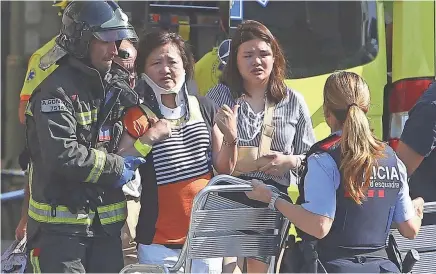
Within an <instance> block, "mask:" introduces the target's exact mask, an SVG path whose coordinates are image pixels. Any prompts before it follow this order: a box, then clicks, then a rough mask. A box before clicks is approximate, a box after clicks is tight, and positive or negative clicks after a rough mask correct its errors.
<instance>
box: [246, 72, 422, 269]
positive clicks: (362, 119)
mask: <svg viewBox="0 0 436 274" xmlns="http://www.w3.org/2000/svg"><path fill="white" fill-rule="evenodd" d="M369 105H370V93H369V89H368V86H367V84H366V83H365V81H364V80H363V79H362V78H361V77H360V76H359V75H357V74H355V73H352V72H344V71H342V72H336V73H333V74H332V75H331V76H329V78H328V79H327V82H326V84H325V87H324V114H325V117H326V121H327V124H328V125H329V127H330V128H331V129H332V132H334V133H333V134H332V136H330V137H328V138H327V139H325V140H323V141H320V142H319V143H317V144H316V145H314V147H313V148H311V150H310V151H311V152H313V153H309V157H308V159H307V160H308V162H307V165H308V166H307V174H306V175H305V177H304V179H303V187H304V189H300V195H301V197H304V199H303V200H302V201H301V203H300V204H301V205H294V204H290V203H288V202H286V201H284V200H282V199H280V198H277V196H276V195H274V194H272V193H271V191H270V190H269V189H268V188H266V187H265V184H263V183H262V182H259V181H253V187H254V190H253V191H252V192H249V193H247V195H248V196H249V197H250V198H252V199H255V200H259V201H263V202H266V203H270V204H271V205H274V206H275V208H276V209H277V210H279V211H280V212H282V213H283V214H284V215H285V216H286V217H287V218H288V219H289V220H290V221H291V222H292V223H293V224H294V225H295V226H296V227H297V228H299V229H300V230H301V231H302V232H303V233H302V234H301V235H300V236H301V237H302V238H303V241H304V240H305V239H309V238H311V239H314V238H317V239H319V240H318V243H317V252H318V255H319V259H320V261H321V263H322V265H323V267H324V268H325V270H326V271H327V273H337V272H348V273H350V272H360V273H363V272H370V273H387V272H390V273H392V272H399V270H398V268H397V267H396V266H395V264H393V263H392V262H391V261H389V260H388V259H387V254H386V250H385V247H386V240H387V237H388V234H389V229H390V227H391V223H392V221H393V222H395V223H396V224H397V226H398V229H399V231H400V233H401V234H402V235H403V236H405V237H407V238H414V237H415V236H416V235H417V233H418V230H419V228H420V226H421V219H422V216H423V215H422V214H423V204H424V201H423V200H422V199H421V198H417V199H415V200H414V201H413V202H412V200H411V198H410V196H409V186H408V184H407V172H406V168H405V166H404V164H403V163H402V162H401V161H400V160H399V159H398V158H397V156H396V155H395V153H394V151H393V150H392V149H391V148H390V147H389V146H387V145H386V144H384V143H383V142H381V141H379V140H377V139H376V138H375V137H374V136H373V134H372V132H371V129H370V126H369V121H368V118H367V117H366V113H367V112H368V109H369ZM414 207H415V208H414ZM310 236H312V237H310ZM318 270H319V271H321V270H323V269H322V267H321V266H319V269H318ZM312 271H313V270H312ZM306 272H307V270H306Z"/></svg>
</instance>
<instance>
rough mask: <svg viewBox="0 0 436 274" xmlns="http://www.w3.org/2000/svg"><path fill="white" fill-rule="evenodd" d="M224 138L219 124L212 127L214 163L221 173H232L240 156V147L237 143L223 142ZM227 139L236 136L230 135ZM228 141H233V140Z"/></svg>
mask: <svg viewBox="0 0 436 274" xmlns="http://www.w3.org/2000/svg"><path fill="white" fill-rule="evenodd" d="M223 138H224V139H226V137H224V135H223V134H222V133H221V131H220V129H219V128H218V126H217V125H214V127H213V129H212V157H213V165H214V167H215V170H216V171H217V172H218V173H219V174H232V172H233V170H234V169H235V166H236V160H237V158H238V147H237V145H236V144H230V145H225V144H223ZM226 140H234V138H233V137H229V139H226ZM228 142H229V143H231V142H232V141H228Z"/></svg>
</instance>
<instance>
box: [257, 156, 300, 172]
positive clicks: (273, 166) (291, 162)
mask: <svg viewBox="0 0 436 274" xmlns="http://www.w3.org/2000/svg"><path fill="white" fill-rule="evenodd" d="M262 157H265V158H267V159H269V160H270V162H269V163H268V164H266V165H265V166H263V167H261V168H260V169H259V171H262V172H265V173H266V174H269V175H273V176H283V175H284V174H285V173H287V172H289V171H290V170H291V169H293V168H295V167H296V166H297V165H298V161H299V160H298V159H297V157H299V156H297V155H284V154H282V153H278V152H274V151H272V152H270V153H269V154H267V155H264V156H262Z"/></svg>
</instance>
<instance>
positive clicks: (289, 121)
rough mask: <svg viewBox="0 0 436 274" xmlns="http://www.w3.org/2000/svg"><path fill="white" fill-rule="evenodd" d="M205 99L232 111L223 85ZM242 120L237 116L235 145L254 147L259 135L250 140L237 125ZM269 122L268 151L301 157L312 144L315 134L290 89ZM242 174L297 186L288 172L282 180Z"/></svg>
mask: <svg viewBox="0 0 436 274" xmlns="http://www.w3.org/2000/svg"><path fill="white" fill-rule="evenodd" d="M206 96H207V97H209V98H210V99H212V100H213V101H214V102H215V103H216V104H217V105H218V106H220V107H221V106H222V105H224V104H226V105H228V106H229V107H230V108H232V107H233V106H234V105H235V104H236V103H237V100H235V99H234V98H233V97H232V95H231V93H230V89H229V88H228V87H227V86H226V85H223V84H218V85H217V86H215V87H214V88H212V89H211V90H210V91H209V92H208V94H207V95H206ZM240 109H241V108H240ZM262 115H264V114H262ZM242 119H244V118H243V117H242V115H238V137H239V138H240V142H239V145H240V146H256V147H258V146H259V142H260V137H261V134H258V135H257V136H256V137H255V138H254V139H252V140H250V139H251V138H250V136H248V134H247V132H246V130H243V127H242V126H241V124H242V123H243V121H242ZM272 123H273V126H274V127H275V130H274V135H273V138H272V143H271V150H272V151H277V152H281V153H283V154H287V155H290V154H294V155H301V154H304V153H305V152H307V151H308V150H309V148H310V147H311V146H312V145H313V144H314V143H315V134H314V131H313V128H312V122H311V120H310V114H309V110H308V108H307V105H306V102H305V101H304V98H303V96H302V95H301V94H299V93H297V92H295V91H294V90H292V89H289V88H288V89H287V96H286V97H285V98H284V99H283V100H282V101H280V102H279V103H278V104H277V105H276V106H275V109H274V114H273V122H272ZM247 140H249V141H247ZM245 175H246V176H249V177H254V178H258V179H260V180H269V179H272V180H274V181H275V182H277V183H279V184H282V185H286V186H288V185H290V184H291V183H293V184H295V183H297V182H296V178H295V177H294V175H293V174H292V173H291V172H289V173H286V174H285V175H284V176H283V177H278V176H272V175H268V174H265V173H264V172H260V171H256V172H252V173H249V174H245Z"/></svg>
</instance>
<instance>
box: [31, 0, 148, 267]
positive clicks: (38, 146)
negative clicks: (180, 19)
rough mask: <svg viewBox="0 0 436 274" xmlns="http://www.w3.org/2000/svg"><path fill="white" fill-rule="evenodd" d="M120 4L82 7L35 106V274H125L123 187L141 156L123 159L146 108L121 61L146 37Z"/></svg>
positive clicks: (72, 17)
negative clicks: (123, 145)
mask: <svg viewBox="0 0 436 274" xmlns="http://www.w3.org/2000/svg"><path fill="white" fill-rule="evenodd" d="M137 38H138V37H137V35H136V32H135V31H134V29H133V27H132V26H131V25H130V24H129V23H128V17H127V15H126V14H125V13H124V12H123V11H122V10H121V8H120V7H119V6H118V5H117V4H116V3H115V2H113V1H84V2H81V1H73V2H71V3H70V4H69V5H68V6H67V7H66V8H65V11H64V14H63V16H62V28H61V31H60V34H59V36H58V38H57V39H56V46H55V47H54V48H53V49H52V50H51V51H49V52H48V53H47V54H46V55H44V56H42V57H41V61H40V67H41V68H43V69H44V68H48V67H50V66H52V65H53V64H54V63H55V62H57V65H59V67H58V68H57V69H56V70H55V71H54V72H53V73H52V74H50V75H49V76H48V77H47V78H46V79H45V80H44V81H43V82H42V83H41V84H40V85H39V87H38V89H37V90H36V91H35V92H34V93H33V94H32V96H31V97H30V99H29V103H28V104H27V107H26V140H27V143H26V145H27V147H28V149H29V154H30V157H31V161H32V168H31V170H30V177H31V179H30V180H29V181H30V183H29V184H30V200H29V210H28V215H29V218H28V224H27V237H28V246H27V250H28V252H29V254H28V269H27V271H32V272H58V273H59V272H106V273H113V272H119V271H120V270H121V269H122V267H123V256H122V249H121V238H120V231H121V228H122V226H123V225H124V222H125V219H126V200H125V196H124V193H123V191H122V186H123V185H125V184H126V183H127V182H128V181H130V180H131V179H132V178H133V176H134V172H135V169H136V167H137V166H138V165H139V164H141V163H143V162H144V159H143V158H139V157H121V156H118V155H115V154H114V153H112V152H113V151H115V150H116V148H117V145H118V140H119V138H120V137H121V134H122V129H123V127H122V125H121V122H120V116H121V114H122V113H123V109H124V108H125V107H130V106H133V105H136V104H137V103H138V95H137V93H136V92H134V91H133V90H132V89H131V88H130V87H129V85H128V80H129V74H128V72H127V71H126V70H125V69H123V68H122V67H121V66H119V65H117V64H116V63H113V59H114V56H116V55H117V54H118V50H117V49H118V47H119V45H120V43H121V41H122V40H125V39H127V40H132V41H135V40H137Z"/></svg>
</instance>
